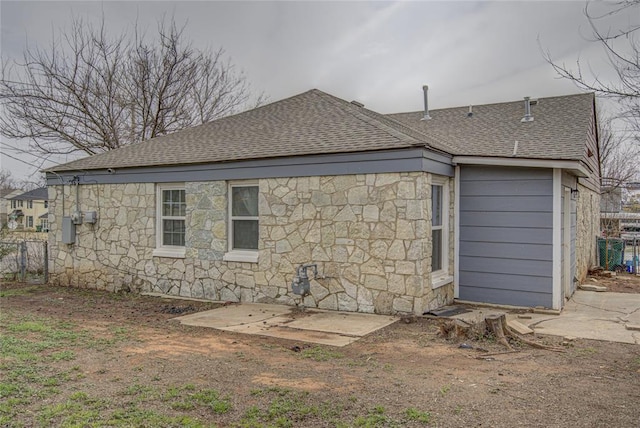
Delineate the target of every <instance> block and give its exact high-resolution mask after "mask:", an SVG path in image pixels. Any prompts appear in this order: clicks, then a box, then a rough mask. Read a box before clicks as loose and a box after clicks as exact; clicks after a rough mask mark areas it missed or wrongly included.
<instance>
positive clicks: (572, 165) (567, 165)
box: [453, 156, 591, 177]
mask: <svg viewBox="0 0 640 428" xmlns="http://www.w3.org/2000/svg"><path fill="white" fill-rule="evenodd" d="M453 163H454V165H493V166H519V167H523V168H553V169H555V168H559V169H567V170H571V171H573V172H575V173H576V175H578V176H579V177H589V176H590V175H591V174H590V173H589V171H588V170H587V168H585V166H584V165H583V164H582V163H580V162H579V161H570V160H553V159H550V160H546V159H523V158H499V157H484V156H454V157H453Z"/></svg>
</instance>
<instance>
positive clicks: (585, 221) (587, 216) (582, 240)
mask: <svg viewBox="0 0 640 428" xmlns="http://www.w3.org/2000/svg"><path fill="white" fill-rule="evenodd" d="M576 211H577V216H576V217H577V222H578V224H577V225H576V226H577V229H576V258H577V260H576V277H577V278H578V281H580V283H583V282H584V281H585V279H586V278H587V272H588V270H589V268H590V267H591V266H595V265H597V264H598V253H597V251H596V245H597V243H596V240H597V238H598V237H599V236H600V194H598V193H596V192H594V191H593V190H590V189H589V188H587V187H585V186H583V185H581V184H579V185H578V201H577V204H576Z"/></svg>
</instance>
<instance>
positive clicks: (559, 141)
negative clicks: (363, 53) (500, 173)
mask: <svg viewBox="0 0 640 428" xmlns="http://www.w3.org/2000/svg"><path fill="white" fill-rule="evenodd" d="M593 103H594V95H593V94H592V93H587V94H578V95H567V96H560V97H550V98H540V99H539V100H537V103H536V104H535V105H532V106H531V112H532V114H533V117H534V120H533V121H532V122H521V121H520V120H521V119H522V117H523V116H524V100H523V101H514V102H507V103H499V104H487V105H479V106H473V115H472V116H471V117H468V116H467V113H468V111H469V107H468V106H467V107H456V108H448V109H441V110H432V111H429V116H431V120H420V119H421V118H422V117H423V115H424V113H423V112H421V111H420V112H412V113H397V114H390V115H389V117H391V118H393V119H396V120H397V121H399V122H402V123H404V124H405V125H407V126H410V127H413V128H415V129H416V130H419V131H420V132H422V133H423V134H426V135H428V136H430V137H433V138H436V139H438V140H440V141H445V142H446V146H445V147H441V148H442V149H443V150H445V151H447V152H449V153H451V154H453V155H465V156H496V157H509V158H511V157H517V158H529V159H557V160H581V159H582V158H583V156H584V153H585V143H586V141H587V135H588V133H589V132H590V130H591V118H592V115H593ZM515 141H518V150H517V153H516V156H513V149H514V143H515Z"/></svg>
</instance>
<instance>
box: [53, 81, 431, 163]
mask: <svg viewBox="0 0 640 428" xmlns="http://www.w3.org/2000/svg"><path fill="white" fill-rule="evenodd" d="M431 140H433V138H431V137H427V136H424V135H421V134H420V133H419V132H416V131H415V130H413V129H409V128H407V127H406V126H405V125H403V124H401V123H398V122H396V121H395V120H393V119H392V118H389V117H386V116H384V115H382V114H379V113H376V112H373V111H371V110H367V109H365V108H362V107H359V106H357V105H354V104H352V103H349V102H347V101H344V100H341V99H339V98H336V97H334V96H332V95H329V94H326V93H324V92H322V91H319V90H317V89H313V90H310V91H308V92H304V93H302V94H300V95H296V96H294V97H291V98H287V99H284V100H281V101H278V102H274V103H272V104H268V105H265V106H262V107H259V108H256V109H253V110H249V111H246V112H244V113H240V114H237V115H234V116H229V117H226V118H222V119H218V120H215V121H213V122H209V123H206V124H203V125H200V126H197V127H194V128H190V129H185V130H182V131H179V132H175V133H173V134H170V135H166V136H162V137H157V138H154V139H151V140H148V141H145V142H142V143H138V144H134V145H130V146H126V147H123V148H120V149H117V150H112V151H109V152H106V153H101V154H98V155H94V156H91V157H87V158H83V159H79V160H77V161H73V162H69V163H67V164H64V165H61V166H58V167H54V168H51V169H50V170H52V171H69V170H83V169H87V170H88V169H102V168H125V167H138V166H153V165H179V164H196V163H211V162H227V161H238V160H249V159H261V158H272V157H283V156H301V155H310V154H325V153H348V152H360V151H369V150H385V149H394V148H406V147H411V146H416V145H422V146H424V145H428V144H429V142H430V141H431Z"/></svg>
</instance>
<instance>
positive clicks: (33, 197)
mask: <svg viewBox="0 0 640 428" xmlns="http://www.w3.org/2000/svg"><path fill="white" fill-rule="evenodd" d="M48 192H49V191H48V189H47V188H46V187H39V188H37V189H33V190H29V191H28V192H24V193H21V194H19V195H17V196H13V197H11V198H9V199H15V200H21V201H46V200H48V199H49V193H48Z"/></svg>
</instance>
